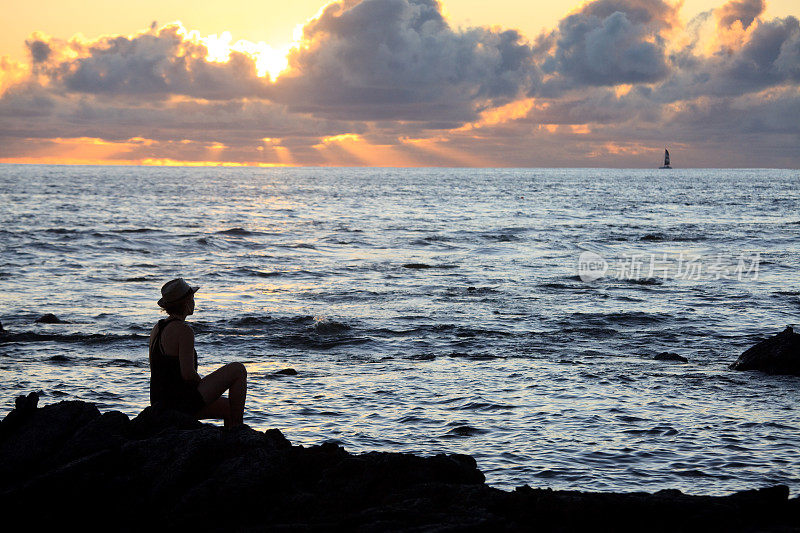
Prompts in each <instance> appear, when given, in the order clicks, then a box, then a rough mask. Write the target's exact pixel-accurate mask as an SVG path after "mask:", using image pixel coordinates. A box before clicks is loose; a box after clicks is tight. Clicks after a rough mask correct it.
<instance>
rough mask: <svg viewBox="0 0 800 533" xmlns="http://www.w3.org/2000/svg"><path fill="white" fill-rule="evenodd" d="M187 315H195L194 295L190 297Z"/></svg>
mask: <svg viewBox="0 0 800 533" xmlns="http://www.w3.org/2000/svg"><path fill="white" fill-rule="evenodd" d="M186 314H187V315H193V314H194V294H192V295H191V296H189V302H188V303H187V305H186Z"/></svg>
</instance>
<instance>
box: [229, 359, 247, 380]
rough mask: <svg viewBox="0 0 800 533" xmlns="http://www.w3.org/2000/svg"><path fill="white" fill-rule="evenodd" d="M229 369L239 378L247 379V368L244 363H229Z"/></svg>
mask: <svg viewBox="0 0 800 533" xmlns="http://www.w3.org/2000/svg"><path fill="white" fill-rule="evenodd" d="M228 367H229V368H230V369H231V370H232V371H233V372H235V373H236V374H237V375H238V376H239V377H243V378H246V377H247V368H245V366H244V365H243V364H242V363H239V362H236V363H228Z"/></svg>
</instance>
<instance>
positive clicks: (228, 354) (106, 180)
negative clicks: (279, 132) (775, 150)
mask: <svg viewBox="0 0 800 533" xmlns="http://www.w3.org/2000/svg"><path fill="white" fill-rule="evenodd" d="M798 185H800V172H798V171H786V170H673V171H670V172H666V171H660V172H659V171H651V170H598V169H569V170H537V169H522V170H510V169H503V170H469V169H415V170H408V169H402V170H401V169H397V170H393V169H217V168H214V169H185V168H138V167H113V168H112V167H60V166H9V165H6V166H0V205H2V206H3V207H2V210H0V221H1V222H2V225H0V289H1V290H0V321H2V324H3V326H4V328H5V330H6V333H5V335H4V336H3V337H0V387H2V390H3V397H2V398H0V403H2V407H3V412H4V413H5V412H7V411H8V410H10V409H11V408H12V407H13V399H14V396H15V395H16V394H19V393H23V392H28V391H30V390H34V389H41V390H43V391H44V393H45V396H44V398H43V400H42V403H51V402H54V401H58V400H61V399H82V400H88V401H92V402H95V403H97V404H98V405H99V406H100V408H101V409H104V410H105V409H119V410H121V411H123V412H125V413H127V414H128V415H131V416H134V415H136V414H137V413H138V412H139V411H140V410H141V409H143V408H144V407H145V406H146V405H147V404H148V380H149V369H148V365H147V335H148V334H149V331H150V329H151V328H152V326H153V324H154V323H155V321H156V320H158V319H159V318H160V317H161V316H162V315H161V314H160V313H159V311H158V308H157V306H156V304H155V302H156V300H157V299H158V297H159V289H160V287H161V284H162V283H164V282H165V281H167V280H168V279H170V278H173V277H177V276H183V277H185V278H187V279H189V280H190V281H191V282H193V283H197V284H199V285H201V289H200V292H198V294H197V310H196V312H195V315H194V316H193V317H191V319H190V321H191V323H192V324H193V327H194V329H195V332H196V340H197V348H198V352H199V354H200V365H201V368H200V373H201V374H204V373H208V372H210V371H212V370H213V369H214V368H216V367H217V366H219V365H221V364H223V363H226V362H230V361H235V360H239V361H243V362H245V364H246V365H247V368H248V371H249V376H250V377H249V393H248V394H249V396H248V410H247V414H246V420H245V421H246V422H247V423H248V424H250V425H251V426H253V427H256V428H259V429H267V428H271V427H278V428H280V429H281V430H282V431H283V432H284V433H285V434H286V436H287V437H288V438H289V439H290V440H291V441H292V442H293V443H295V444H303V445H311V444H317V443H320V442H322V441H326V440H334V441H338V442H340V443H342V445H344V446H345V448H346V449H348V450H350V451H354V452H360V451H367V450H391V451H406V452H413V453H418V454H432V453H437V452H441V451H452V452H462V453H469V454H472V455H473V456H474V457H475V458H476V459H477V460H478V463H479V466H480V468H481V469H482V470H483V471H484V473H485V474H486V476H487V479H488V482H489V483H490V484H492V485H495V486H498V487H502V488H510V487H513V486H517V485H521V484H524V483H527V484H529V485H531V486H547V487H552V488H575V489H589V490H603V491H606V490H617V491H633V490H646V491H654V490H658V489H661V488H669V487H671V488H678V489H681V490H683V491H685V492H689V493H706V494H723V493H729V492H731V491H734V490H740V489H744V488H753V487H760V486H765V485H769V484H775V483H785V484H788V485H789V486H790V487H791V489H792V492H793V493H794V494H797V492H798V490H800V454H798V453H797V443H798V442H799V441H800V413H798V405H799V402H798V400H800V393H799V392H798V385H800V378H796V377H780V376H767V375H763V374H760V373H751V372H746V373H737V372H733V371H730V370H728V369H727V365H728V364H730V363H731V362H732V361H734V360H735V359H736V357H737V356H738V355H739V354H740V353H741V352H742V351H743V350H744V349H746V348H747V347H748V346H750V345H752V344H753V343H754V342H755V341H757V340H758V339H760V338H763V337H765V336H767V335H772V334H774V333H777V332H778V331H780V330H781V329H783V327H785V325H786V324H791V323H794V322H796V321H797V317H798V313H800V209H798V208H800V193H799V192H798ZM586 250H591V251H593V252H594V253H596V254H598V255H599V256H601V257H602V258H604V259H605V260H606V261H607V263H608V264H609V265H610V268H609V270H608V271H607V273H606V275H605V276H604V277H602V278H600V279H598V280H595V281H592V282H585V281H582V280H581V278H580V277H579V276H578V270H577V262H578V258H579V256H580V254H581V253H582V252H584V251H586ZM652 257H659V258H662V259H663V258H666V260H668V261H673V260H675V261H677V260H679V259H680V258H694V259H692V260H693V261H694V263H693V264H700V265H702V267H703V268H710V266H711V265H712V263H713V262H715V261H716V262H717V263H718V262H719V259H720V258H721V259H722V260H723V262H725V263H726V264H727V263H730V264H731V265H732V266H735V265H737V264H738V261H740V260H742V258H745V260H744V261H745V262H744V264H745V265H746V267H747V270H746V271H745V272H744V273H745V274H746V275H744V276H742V275H741V274H742V272H743V270H741V269H740V270H739V272H738V275H736V273H735V272H734V271H733V270H731V271H729V272H727V273H726V274H725V275H716V276H713V275H712V276H690V275H680V271H679V270H678V271H676V272H673V273H672V274H671V275H668V274H667V273H666V271H664V273H663V274H661V275H659V273H658V271H656V272H653V271H651V270H650V269H648V264H647V263H646V262H645V263H643V264H638V263H637V265H638V267H642V270H637V269H633V270H632V269H631V268H629V267H632V265H634V262H633V261H632V260H631V261H629V260H630V259H631V258H652ZM753 257H757V258H758V261H757V266H758V270H757V273H755V272H754V271H753V269H752V268H751V267H752V266H753V264H754V262H753V259H752V258H753ZM626 261H629V262H628V263H626ZM626 265H627V266H626ZM638 267H637V268H638ZM626 269H627V270H626ZM683 273H684V274H686V271H684V272H683ZM753 278H757V279H753ZM44 313H54V314H56V315H57V316H58V317H59V318H61V319H62V320H64V321H66V323H63V324H37V323H35V320H36V319H37V318H38V317H40V316H41V315H43V314H44ZM662 352H671V353H674V354H678V355H681V356H683V357H686V358H687V359H688V360H689V362H688V363H676V362H668V361H659V360H655V359H654V356H655V355H656V354H659V353H662ZM287 367H291V368H294V369H296V370H297V372H298V375H297V376H280V377H276V376H275V375H274V372H275V371H276V370H279V369H282V368H287Z"/></svg>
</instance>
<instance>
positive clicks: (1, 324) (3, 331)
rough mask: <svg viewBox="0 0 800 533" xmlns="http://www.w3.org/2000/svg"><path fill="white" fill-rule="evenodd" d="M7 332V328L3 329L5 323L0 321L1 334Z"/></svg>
mask: <svg viewBox="0 0 800 533" xmlns="http://www.w3.org/2000/svg"><path fill="white" fill-rule="evenodd" d="M5 332H6V330H5V329H3V323H2V322H0V335H2V334H3V333H5Z"/></svg>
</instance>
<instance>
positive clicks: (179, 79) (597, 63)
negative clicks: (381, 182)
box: [0, 0, 800, 167]
mask: <svg viewBox="0 0 800 533" xmlns="http://www.w3.org/2000/svg"><path fill="white" fill-rule="evenodd" d="M679 7H680V6H679V4H668V3H666V2H664V1H662V0H596V1H593V2H589V3H586V4H584V5H582V6H581V7H580V8H578V9H577V10H576V11H574V12H572V13H570V14H568V15H566V16H565V17H564V18H563V19H562V20H561V21H560V23H559V24H558V26H557V27H556V28H555V29H553V30H552V31H545V32H543V33H542V34H540V35H538V36H536V37H535V38H533V39H532V40H531V41H528V40H526V38H525V36H523V35H520V34H519V33H518V32H517V31H515V30H503V29H498V28H486V27H468V28H458V29H456V28H453V27H451V26H450V25H449V24H448V22H447V20H446V19H445V17H444V15H443V13H442V9H441V7H440V5H439V4H438V3H437V2H436V1H434V0H362V1H358V0H338V1H335V2H333V3H331V4H329V5H327V6H326V7H325V8H324V9H323V10H322V11H321V12H320V13H319V14H318V15H317V16H316V17H315V18H314V19H312V20H310V21H309V22H308V23H307V24H306V25H305V27H304V30H303V38H302V40H301V41H300V42H298V43H297V45H296V47H295V48H294V49H293V50H292V51H291V53H290V55H289V57H288V61H289V69H288V70H287V71H286V72H285V73H284V74H282V75H281V76H279V77H277V78H276V79H270V78H269V77H268V76H264V75H263V74H262V75H259V72H261V73H263V72H266V71H269V69H265V68H264V67H265V65H267V64H269V65H271V66H272V67H275V66H276V64H275V63H270V62H269V61H267V59H274V58H272V56H269V57H268V54H267V53H268V52H269V53H271V54H274V53H276V50H274V49H270V48H269V46H268V45H267V44H266V43H249V42H245V41H239V42H237V43H233V41H232V36H231V35H230V34H228V33H222V34H221V36H219V37H218V36H210V37H200V36H199V35H198V34H197V33H196V32H189V31H187V30H186V29H184V28H183V27H182V26H181V25H180V24H170V25H167V26H164V27H162V28H157V27H156V26H155V25H153V26H152V27H150V28H149V29H146V30H144V31H142V32H139V33H137V34H135V35H130V36H118V35H111V36H107V37H102V38H99V39H96V40H85V39H83V38H80V37H75V38H72V39H69V40H62V39H58V38H54V37H48V36H46V35H43V34H40V33H34V34H32V35H31V36H30V38H29V39H28V40H27V41H26V45H27V47H28V51H29V64H27V65H22V64H18V63H15V62H12V61H10V60H8V59H7V58H5V57H3V58H0V121H1V122H2V124H3V127H2V128H0V158H8V159H7V160H15V161H16V160H20V158H23V159H24V157H25V155H26V154H27V155H28V156H30V157H32V158H39V159H36V160H44V161H48V162H50V161H51V160H52V161H59V160H61V161H72V162H91V161H92V160H102V161H110V162H113V161H118V162H132V163H136V162H151V163H152V162H162V163H172V162H175V161H188V162H192V163H193V164H194V163H198V164H199V163H202V162H205V161H219V162H226V163H235V162H241V161H247V162H252V163H257V164H292V163H296V164H351V165H363V164H369V165H381V164H392V165H404V164H417V165H510V166H550V165H556V166H577V165H584V166H620V165H623V166H624V165H629V166H630V165H634V166H651V165H654V164H656V163H658V162H659V158H660V157H661V154H662V153H663V152H662V151H663V147H664V145H665V144H666V145H669V146H670V151H671V152H672V151H673V147H674V149H675V155H676V160H678V161H680V166H683V167H686V166H689V165H699V166H731V165H734V166H753V165H767V166H794V167H797V166H800V153H798V151H797V143H798V139H800V130H798V127H799V126H798V121H797V117H798V116H800V23H798V20H797V19H796V18H794V17H785V18H774V19H771V20H765V19H764V18H763V9H764V5H763V2H761V1H751V0H735V1H733V2H728V3H727V4H724V5H722V6H721V7H719V8H717V9H714V10H709V11H708V12H706V13H703V14H701V15H700V16H698V17H696V18H695V19H694V20H693V21H691V22H690V23H689V24H688V25H686V26H684V25H683V23H682V22H681V20H680V18H679V16H678V9H679ZM279 59H280V58H279ZM278 66H279V65H278ZM279 70H280V68H277V69H273V71H274V72H277V71H279ZM42 158H43V159H42ZM48 158H53V159H48Z"/></svg>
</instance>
